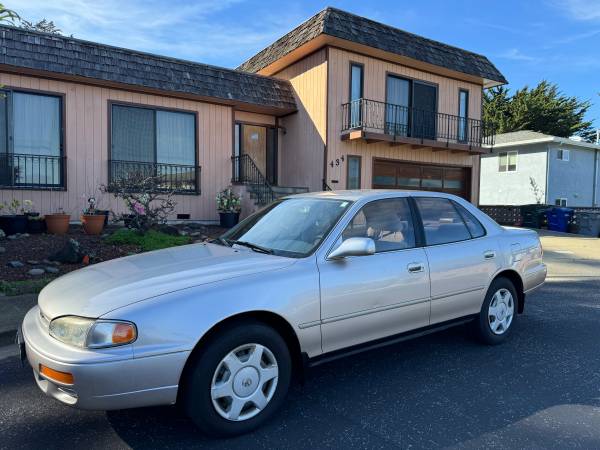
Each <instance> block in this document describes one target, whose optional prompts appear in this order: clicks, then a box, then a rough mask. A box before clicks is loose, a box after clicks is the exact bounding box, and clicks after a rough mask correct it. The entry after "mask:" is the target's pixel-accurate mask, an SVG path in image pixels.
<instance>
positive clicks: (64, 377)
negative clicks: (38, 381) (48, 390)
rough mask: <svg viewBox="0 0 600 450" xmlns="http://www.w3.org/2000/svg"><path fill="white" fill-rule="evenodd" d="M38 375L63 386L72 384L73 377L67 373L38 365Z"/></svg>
mask: <svg viewBox="0 0 600 450" xmlns="http://www.w3.org/2000/svg"><path fill="white" fill-rule="evenodd" d="M40 373H41V374H42V375H44V376H45V377H46V378H49V379H50V380H52V381H58V382H59V383H63V384H73V375H72V374H70V373H67V372H59V371H58V370H54V369H51V368H50V367H46V366H44V365H43V364H40Z"/></svg>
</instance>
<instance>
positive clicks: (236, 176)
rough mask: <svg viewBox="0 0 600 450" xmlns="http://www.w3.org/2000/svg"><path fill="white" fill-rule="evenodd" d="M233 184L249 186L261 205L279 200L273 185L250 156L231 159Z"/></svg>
mask: <svg viewBox="0 0 600 450" xmlns="http://www.w3.org/2000/svg"><path fill="white" fill-rule="evenodd" d="M231 182H232V183H242V184H246V185H248V187H249V189H250V190H251V191H252V192H253V193H254V195H255V196H256V200H257V203H258V204H260V205H268V204H269V203H271V202H272V201H273V200H275V199H276V198H277V195H276V194H275V192H274V191H273V188H272V187H271V184H270V183H269V182H268V181H267V179H266V177H265V176H264V175H263V174H262V172H261V171H260V169H259V168H258V167H257V165H256V163H255V162H254V160H253V159H252V158H251V157H250V155H239V156H232V157H231Z"/></svg>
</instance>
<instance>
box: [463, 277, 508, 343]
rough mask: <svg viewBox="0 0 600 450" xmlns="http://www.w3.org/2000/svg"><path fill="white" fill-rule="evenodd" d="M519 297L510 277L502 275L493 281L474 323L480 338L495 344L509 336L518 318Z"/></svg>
mask: <svg viewBox="0 0 600 450" xmlns="http://www.w3.org/2000/svg"><path fill="white" fill-rule="evenodd" d="M517 299H518V297H517V291H516V289H515V287H514V285H513V283H512V282H511V281H510V280H509V279H507V278H503V277H500V278H496V279H495V280H494V281H493V282H492V284H491V285H490V287H489V289H488V292H487V294H486V296H485V300H484V302H483V305H482V306H481V312H480V313H479V317H478V319H476V320H475V322H474V323H473V328H474V331H475V334H476V336H477V338H478V339H479V340H481V341H482V342H484V343H486V344H490V345H495V344H499V343H501V342H503V341H504V340H506V338H508V336H509V335H510V333H511V331H512V329H513V328H514V324H515V320H516V318H517Z"/></svg>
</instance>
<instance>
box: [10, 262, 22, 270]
mask: <svg viewBox="0 0 600 450" xmlns="http://www.w3.org/2000/svg"><path fill="white" fill-rule="evenodd" d="M24 265H25V264H23V263H22V262H21V261H9V262H8V263H7V266H9V267H12V268H13V269H18V268H20V267H23V266H24Z"/></svg>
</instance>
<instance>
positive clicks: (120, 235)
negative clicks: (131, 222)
mask: <svg viewBox="0 0 600 450" xmlns="http://www.w3.org/2000/svg"><path fill="white" fill-rule="evenodd" d="M106 242H107V243H108V244H112V245H135V246H138V247H140V249H141V250H142V251H144V252H149V251H152V250H160V249H162V248H168V247H174V246H176V245H185V244H189V243H190V242H192V239H191V238H190V237H189V236H173V235H170V234H165V233H161V232H160V231H155V230H150V231H148V232H146V233H144V234H140V233H138V232H137V231H134V230H130V229H127V228H122V229H120V230H117V231H115V232H114V233H113V234H111V235H110V236H109V237H108V238H106Z"/></svg>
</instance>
